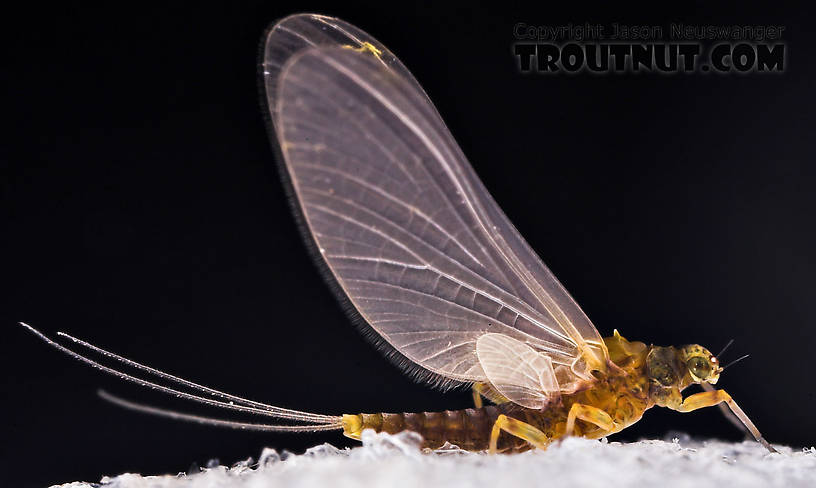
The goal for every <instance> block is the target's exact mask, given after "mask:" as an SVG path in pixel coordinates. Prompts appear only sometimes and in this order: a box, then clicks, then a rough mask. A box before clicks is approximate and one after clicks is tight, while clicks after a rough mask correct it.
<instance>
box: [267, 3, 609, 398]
mask: <svg viewBox="0 0 816 488" xmlns="http://www.w3.org/2000/svg"><path fill="white" fill-rule="evenodd" d="M279 25H282V26H283V27H282V28H280V29H278V27H274V28H273V29H272V30H270V34H269V36H268V41H267V47H266V50H265V52H266V53H267V55H268V56H270V62H269V63H268V64H267V63H266V62H265V65H264V72H265V84H266V89H267V101H268V103H269V104H270V109H269V110H270V113H271V115H272V122H273V127H274V130H275V132H276V136H277V138H278V141H279V142H280V145H281V150H282V153H283V156H284V160H285V163H286V171H287V172H288V176H289V180H290V181H291V183H292V187H293V189H294V194H295V197H296V199H297V202H298V204H299V207H300V209H301V210H302V213H303V216H304V218H305V219H304V220H305V224H306V226H307V227H308V230H309V232H310V234H311V236H312V238H313V239H314V241H315V244H316V246H317V248H318V249H319V252H320V254H321V256H322V258H323V260H324V261H325V263H326V265H327V266H328V268H329V270H330V272H331V273H332V275H333V277H334V278H335V279H336V281H337V283H338V284H339V285H340V287H341V288H342V290H343V292H344V293H345V294H346V295H347V296H348V298H349V300H350V301H351V303H352V304H353V305H354V307H355V308H356V310H357V311H358V312H359V313H360V315H361V316H362V317H363V318H364V319H365V320H366V322H367V323H368V324H370V325H371V327H372V328H373V329H374V330H375V331H376V332H377V333H378V334H379V335H380V336H381V337H382V338H383V339H384V340H385V341H387V342H388V343H389V344H390V345H391V346H393V347H394V348H395V349H396V350H397V351H399V353H401V354H402V355H403V356H405V357H406V358H407V359H408V360H410V361H411V362H413V363H415V364H416V365H418V366H420V367H422V368H423V369H425V370H427V371H430V372H432V373H435V374H436V375H439V376H441V377H444V378H447V379H450V380H453V381H457V382H473V381H480V382H484V381H488V377H487V374H486V373H485V370H484V368H483V367H482V365H481V364H480V362H479V357H478V355H477V351H476V345H477V341H478V340H479V337H481V336H483V335H484V334H501V335H503V336H506V337H508V338H511V339H513V340H515V341H517V342H520V343H522V344H527V345H528V346H529V347H530V348H532V349H533V350H535V351H537V352H540V353H543V354H545V355H546V356H547V357H548V358H549V360H550V361H551V362H552V363H553V364H555V365H562V366H566V367H568V368H571V371H572V373H573V374H574V375H575V376H576V377H577V378H585V379H589V374H588V370H590V369H603V368H604V367H605V359H606V350H605V348H604V346H603V342H602V341H601V338H600V336H599V334H598V332H597V331H596V330H595V328H594V326H593V325H592V324H591V322H590V321H589V319H588V318H587V317H586V316H585V315H584V313H583V312H582V311H581V309H580V308H579V307H578V305H577V304H576V303H575V302H574V301H573V300H572V298H571V297H570V296H569V294H568V293H567V292H566V291H565V290H564V288H563V287H562V286H561V285H560V284H559V283H558V281H557V280H556V279H555V277H554V276H553V275H552V273H550V271H549V270H548V269H547V268H546V267H545V266H544V264H543V263H542V262H541V260H540V259H539V258H538V257H537V256H536V254H535V253H534V252H533V251H532V249H531V248H530V247H529V245H528V244H527V243H526V242H525V241H524V240H523V238H522V237H521V236H520V235H519V233H518V232H517V231H516V229H515V228H514V227H513V225H512V224H511V223H510V221H509V220H508V219H507V217H506V216H505V215H504V214H503V213H502V211H501V209H500V208H499V207H498V205H497V204H496V203H495V201H494V200H493V199H492V197H491V196H490V195H489V193H488V192H487V190H486V189H485V187H484V185H483V184H482V183H481V181H480V180H479V179H478V177H477V176H476V174H475V172H474V171H473V169H472V168H471V166H470V164H469V163H468V162H467V160H466V159H465V157H464V155H463V154H462V152H461V150H460V149H459V147H458V146H457V145H456V143H455V142H454V140H453V137H452V136H451V135H450V133H449V132H448V130H447V127H446V126H445V124H444V122H443V121H442V119H441V118H440V117H439V115H438V113H437V112H436V109H435V108H434V107H433V105H432V104H431V103H430V101H429V100H428V98H427V96H426V95H425V93H424V92H423V91H422V89H421V88H420V87H419V85H418V84H417V83H416V81H415V80H414V78H413V77H412V76H411V75H410V73H409V72H408V71H407V70H406V69H405V68H404V66H403V65H402V64H401V63H400V62H399V61H398V60H397V59H396V58H395V57H393V55H392V54H391V53H390V52H388V51H387V50H386V49H385V48H384V47H383V46H382V45H381V44H379V43H378V42H376V41H375V40H374V39H373V38H371V37H370V36H367V35H366V34H365V33H363V32H362V31H359V29H356V28H353V27H352V26H349V25H348V24H345V23H341V22H340V21H338V20H337V19H329V18H325V17H320V16H297V17H290V18H288V19H285V20H284V21H282V22H281V23H280V24H279ZM333 26H334V27H333ZM337 26H339V27H337ZM335 28H336V29H335ZM276 29H277V30H276ZM276 32H277V33H278V34H280V35H281V36H284V37H283V38H282V39H286V40H288V41H287V42H288V44H286V43H284V46H285V49H284V48H280V47H279V46H278V47H276V46H272V47H270V43H271V44H275V43H276V42H277V40H276V39H277V38H276V35H277V34H276ZM346 43H348V44H346ZM366 43H367V44H366ZM360 47H362V49H355V48H360ZM270 53H271V54H270ZM550 369H552V368H550Z"/></svg>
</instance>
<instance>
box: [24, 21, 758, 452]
mask: <svg viewBox="0 0 816 488" xmlns="http://www.w3.org/2000/svg"><path fill="white" fill-rule="evenodd" d="M261 69H262V77H263V88H264V93H263V96H264V99H265V101H266V104H267V107H268V110H269V131H270V135H271V138H272V139H273V141H274V144H273V145H274V146H275V148H276V151H277V152H278V158H279V161H280V163H281V173H282V177H283V179H284V180H285V186H286V187H287V189H288V191H289V192H290V196H291V199H292V202H293V203H294V207H295V208H296V212H295V213H296V215H297V217H298V218H299V222H300V224H301V229H302V231H303V233H304V235H305V237H306V240H307V242H308V244H309V246H310V247H311V249H312V250H313V251H314V254H315V256H316V260H317V262H318V264H319V266H320V267H321V268H322V269H323V270H324V272H325V273H324V274H325V275H326V277H327V279H328V281H329V282H330V284H331V286H332V287H333V288H334V289H335V291H336V292H337V293H338V295H339V296H340V297H341V300H343V301H345V302H346V303H347V304H349V305H350V307H347V308H349V309H350V310H351V311H352V313H353V314H355V315H356V318H357V322H358V323H359V324H360V326H361V327H363V328H364V329H365V331H366V332H368V335H369V336H370V337H372V339H373V340H374V342H375V343H376V344H377V345H378V346H380V347H381V348H382V350H383V351H384V352H385V353H386V355H387V356H388V357H389V358H391V359H392V360H394V361H395V362H396V363H397V364H398V365H400V366H401V367H403V368H404V369H405V370H406V371H407V372H408V373H409V374H411V375H413V376H414V377H415V378H417V379H418V380H419V381H423V382H425V383H428V384H431V385H434V386H437V387H441V388H451V387H457V386H472V388H473V393H474V402H475V404H476V405H475V408H469V409H465V410H458V411H445V412H424V413H374V414H347V415H324V414H315V413H309V412H302V411H298V410H291V409H287V408H282V407H277V406H271V405H266V404H263V403H259V402H256V401H252V400H248V399H245V398H241V397H238V396H234V395H229V394H227V393H223V392H220V391H216V390H213V389H211V388H207V387H205V386H202V385H199V384H196V383H193V382H190V381H187V380H184V379H181V378H178V377H176V376H172V375H170V374H167V373H164V372H161V371H158V370H156V369H153V368H150V367H148V366H144V365H142V364H139V363H137V362H134V361H131V360H129V359H126V358H123V357H121V356H118V355H116V354H113V353H110V352H108V351H105V350H102V349H100V348H98V347H96V346H94V345H92V344H89V343H87V342H85V341H83V340H80V339H77V338H75V337H72V336H69V335H67V334H64V333H60V336H61V337H64V338H66V339H67V340H68V342H69V343H71V344H73V347H80V348H85V349H86V350H89V351H90V352H92V353H96V354H99V355H101V356H102V357H103V358H104V359H105V360H106V361H109V362H116V363H118V364H120V365H121V367H120V368H119V369H116V368H114V367H111V366H106V365H103V364H102V363H100V362H98V361H96V360H93V359H90V358H89V357H88V356H86V355H81V354H80V353H77V352H75V351H74V350H72V349H69V348H68V347H66V346H65V345H63V344H60V343H57V342H55V341H53V340H51V339H49V338H48V337H46V336H45V335H43V334H42V333H40V332H39V331H37V330H35V329H33V328H32V327H30V326H27V325H25V324H23V325H24V326H25V327H27V328H28V329H29V330H30V331H31V332H33V333H34V334H36V335H37V336H38V337H40V338H41V339H42V340H44V341H46V342H47V343H48V344H50V345H51V346H53V347H55V348H57V349H59V350H60V351H62V352H64V353H66V354H68V355H70V356H72V357H74V358H76V359H79V360H81V361H83V362H85V363H88V364H90V365H92V366H94V367H96V368H99V369H101V370H103V371H105V372H108V373H111V374H114V375H117V376H119V377H120V378H123V379H125V380H128V381H131V382H134V383H137V384H139V385H142V386H146V387H150V388H154V389H156V390H159V391H162V392H164V393H168V394H172V395H175V396H177V397H180V398H184V399H188V400H192V401H197V402H201V403H205V404H208V405H211V406H216V407H220V408H224V409H228V410H233V411H239V412H245V413H251V414H255V415H259V416H266V417H271V418H274V419H278V420H282V421H288V423H287V422H284V423H283V424H263V423H244V422H235V421H230V420H219V419H214V418H209V417H202V416H198V415H191V414H185V413H181V412H176V411H170V410H165V409H159V408H155V407H151V406H147V405H141V404H136V403H133V402H130V401H127V400H123V399H121V398H118V397H114V396H111V395H109V394H106V393H103V397H105V398H106V399H108V400H109V401H112V402H113V403H116V404H118V405H121V406H123V407H126V408H129V409H132V410H137V411H143V412H147V413H151V414H156V415H161V416H165V417H171V418H176V419H181V420H187V421H192V422H199V423H202V424H208V425H219V426H226V427H233V428H239V429H254V430H262V431H273V432H314V431H334V430H336V431H342V432H343V434H345V435H346V436H348V437H351V438H354V439H359V438H360V437H361V434H362V432H363V430H364V429H374V430H375V431H382V432H388V433H395V432H399V431H404V430H410V431H414V432H417V433H419V434H421V435H422V437H423V439H424V441H423V443H424V444H423V445H424V447H426V448H431V449H434V448H438V447H440V446H442V445H443V444H445V443H446V442H449V443H451V444H455V445H457V446H459V447H460V448H462V449H467V450H473V451H481V450H488V451H490V452H497V451H520V450H526V449H530V448H540V449H544V448H546V447H547V446H548V445H549V444H550V443H551V442H553V441H554V440H556V439H559V438H563V437H565V436H583V437H586V438H591V439H597V438H601V437H604V436H606V435H608V434H612V433H615V432H618V431H620V430H622V429H624V428H625V427H627V426H629V425H631V424H633V423H634V422H636V421H637V420H639V419H640V418H641V416H642V415H643V413H644V412H645V411H646V410H647V409H649V408H651V407H653V406H661V407H667V408H670V409H672V410H676V411H678V412H691V411H693V410H697V409H700V408H704V407H710V406H714V405H719V406H720V407H721V408H723V410H724V411H726V412H730V413H729V415H731V419H732V420H738V422H739V423H740V425H743V426H744V428H745V429H747V431H748V432H750V433H751V434H752V435H753V436H754V437H755V438H756V440H757V441H759V442H761V443H762V444H763V445H764V446H765V447H767V448H768V450H770V451H773V448H772V447H771V446H770V445H769V444H768V443H767V442H766V441H765V439H764V438H763V437H762V435H761V434H760V433H759V431H758V430H757V428H756V427H755V426H754V424H753V423H752V422H751V420H750V419H749V418H748V416H747V415H746V414H745V413H744V412H743V411H742V409H741V408H740V407H739V406H738V405H737V403H736V402H735V401H734V400H733V399H732V398H731V396H730V395H729V394H728V393H726V392H725V391H724V390H716V389H714V388H713V386H711V385H714V384H715V383H717V380H718V379H719V377H720V373H721V372H722V371H723V368H722V367H721V365H720V362H719V360H718V359H717V357H716V356H714V355H713V354H712V353H711V352H710V351H709V350H708V349H706V348H704V347H702V346H699V345H686V346H682V347H661V346H654V345H646V344H645V343H642V342H630V341H628V340H626V339H624V338H623V337H622V336H621V335H620V334H619V333H618V332H617V331H615V332H614V334H613V335H612V336H611V337H606V338H603V337H602V336H601V335H600V334H599V333H598V331H597V330H596V329H595V327H594V326H593V324H592V323H591V322H590V321H589V319H588V318H587V316H586V315H585V314H584V313H583V311H582V310H581V309H580V308H579V307H578V305H577V304H576V303H575V301H574V300H573V299H572V297H571V296H570V295H569V294H568V293H567V291H566V290H565V289H564V288H563V287H562V286H561V284H560V283H559V282H558V280H556V278H555V277H554V276H553V275H552V273H551V272H550V271H549V270H548V269H547V267H546V266H545V265H544V264H543V263H542V261H541V260H540V259H539V257H538V256H537V255H536V254H535V252H534V251H533V250H532V249H531V248H530V246H529V245H528V244H527V242H525V240H524V239H523V238H522V237H521V235H520V234H519V233H518V231H516V229H515V228H514V227H513V225H512V224H511V223H510V221H509V220H508V219H507V217H506V216H505V215H504V213H503V212H502V211H501V209H500V208H499V206H498V205H497V204H496V202H495V201H494V200H493V198H492V197H491V196H490V194H489V193H488V191H487V190H486V188H485V187H484V185H483V184H482V182H481V181H480V180H479V178H478V177H477V176H476V173H475V172H474V170H473V168H472V167H471V166H470V164H469V163H468V161H467V160H466V159H465V156H464V154H463V153H462V151H461V150H460V149H459V147H458V146H457V145H456V143H455V142H454V139H453V137H452V136H451V134H450V133H449V131H448V129H447V127H446V126H445V124H444V122H443V121H442V118H441V117H440V115H439V113H438V112H437V111H436V109H435V108H434V106H433V104H432V103H431V101H430V100H429V99H428V97H427V95H426V94H425V92H424V91H423V89H422V87H420V85H419V83H417V81H416V80H415V79H414V77H413V76H412V75H411V73H410V72H409V71H408V70H407V69H406V68H405V66H403V64H402V63H401V62H400V61H399V60H398V59H397V58H396V57H395V56H394V55H393V54H392V53H391V52H390V51H389V50H388V49H386V48H385V46H383V45H382V44H381V43H379V42H378V41H377V40H376V39H374V38H373V37H371V36H369V35H368V34H366V33H365V32H363V31H361V30H360V29H358V28H356V27H354V26H352V25H350V24H348V23H346V22H343V21H341V20H339V19H335V18H330V17H325V16H320V15H310V14H303V15H294V16H291V17H287V18H285V19H283V20H281V21H280V22H278V23H276V24H274V25H273V26H272V27H271V28H270V29H269V30H268V31H267V33H266V36H265V43H264V46H263V52H262V60H261ZM125 367H127V368H131V369H133V370H134V373H133V374H131V373H126V372H124V371H123V369H124V368H125ZM136 373H142V374H147V375H153V376H154V377H157V378H158V382H157V381H148V380H146V379H143V378H141V377H137V376H135V374H136ZM160 382H161V383H160ZM168 384H175V385H178V386H175V387H171V386H167V385H168ZM695 384H697V385H701V386H702V387H703V389H704V390H706V391H702V392H699V393H695V394H691V395H688V396H686V397H685V398H684V397H683V395H682V393H681V392H682V391H683V390H684V389H685V388H687V387H689V386H691V385H695ZM483 398H484V399H487V400H489V401H490V402H491V404H490V405H486V406H483V405H482V399H483ZM724 406H727V409H725V408H724Z"/></svg>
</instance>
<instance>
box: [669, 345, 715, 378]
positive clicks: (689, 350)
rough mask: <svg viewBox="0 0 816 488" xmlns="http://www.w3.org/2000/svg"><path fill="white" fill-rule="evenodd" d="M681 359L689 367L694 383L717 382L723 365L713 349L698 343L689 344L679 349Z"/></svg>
mask: <svg viewBox="0 0 816 488" xmlns="http://www.w3.org/2000/svg"><path fill="white" fill-rule="evenodd" d="M679 356H680V361H681V362H682V363H683V364H684V365H685V366H686V368H687V369H688V373H689V375H690V376H691V379H692V381H693V382H694V383H708V384H711V385H713V384H715V383H717V380H719V379H720V373H722V370H723V367H722V366H721V365H720V362H719V360H718V359H717V357H716V356H714V355H713V354H711V351H709V350H708V349H706V348H704V347H703V346H700V345H698V344H689V345H687V346H683V347H681V348H680V350H679Z"/></svg>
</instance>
